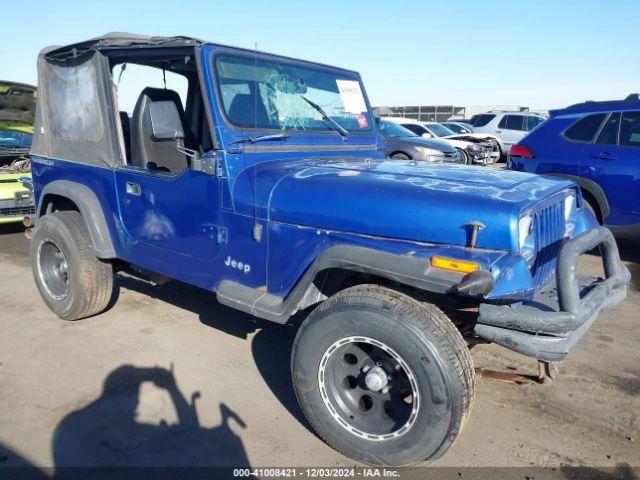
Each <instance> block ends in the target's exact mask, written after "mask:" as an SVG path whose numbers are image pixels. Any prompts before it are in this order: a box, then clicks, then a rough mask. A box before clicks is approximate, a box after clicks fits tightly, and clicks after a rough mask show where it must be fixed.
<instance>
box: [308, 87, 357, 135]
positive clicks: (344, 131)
mask: <svg viewBox="0 0 640 480" xmlns="http://www.w3.org/2000/svg"><path fill="white" fill-rule="evenodd" d="M300 98H302V99H303V100H304V101H305V102H307V103H308V104H309V105H311V106H312V107H313V108H314V110H315V111H316V112H318V113H319V114H320V115H322V119H323V120H324V121H325V122H326V123H328V124H329V125H330V126H331V127H333V129H334V130H335V131H337V132H338V133H339V134H340V135H342V138H344V139H345V140H346V139H347V138H351V134H350V133H349V132H348V131H347V129H346V128H344V127H343V126H342V125H340V124H339V123H338V122H336V121H335V120H334V119H333V118H331V117H330V116H329V115H328V114H327V112H325V111H324V109H323V108H322V107H321V106H320V105H318V104H317V103H315V102H312V101H311V100H309V99H308V98H307V97H305V96H304V95H300Z"/></svg>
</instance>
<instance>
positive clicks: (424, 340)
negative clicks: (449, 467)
mask: <svg viewBox="0 0 640 480" xmlns="http://www.w3.org/2000/svg"><path fill="white" fill-rule="evenodd" d="M292 374H293V383H294V387H295V390H296V395H297V397H298V400H299V402H300V405H301V407H302V410H303V411H304V413H305V415H306V417H307V419H308V420H309V422H310V423H311V424H312V425H313V427H314V428H315V429H316V431H317V432H318V434H319V435H320V436H321V437H322V438H323V439H324V440H325V441H326V442H327V443H328V444H329V445H330V446H332V447H333V448H335V449H336V450H338V451H340V452H341V453H343V454H344V455H347V456H349V457H351V458H354V459H356V460H359V461H362V462H365V463H368V464H374V465H392V466H400V465H408V464H412V463H416V462H420V461H424V460H433V459H436V458H438V457H439V456H441V455H442V454H444V453H445V452H446V451H447V450H448V449H449V448H450V447H451V445H452V444H453V442H454V441H455V439H456V438H457V437H458V435H459V434H460V432H461V430H462V427H463V425H464V422H465V420H466V418H467V416H468V414H469V410H470V407H471V403H472V399H473V393H474V387H475V383H474V382H475V378H474V372H473V364H472V361H471V356H470V354H469V349H468V347H467V345H466V343H465V342H464V340H463V338H462V336H461V335H460V333H459V332H458V330H457V329H456V328H455V326H454V325H453V324H452V323H451V321H450V320H449V319H448V318H447V316H446V315H445V314H444V313H443V312H442V311H440V310H439V309H438V308H437V307H435V306H434V305H431V304H425V303H421V302H419V301H417V300H415V299H413V298H411V297H409V296H407V295H404V294H402V293H399V292H397V291H394V290H391V289H388V288H384V287H380V286H377V285H358V286H355V287H351V288H348V289H346V290H344V291H342V292H340V293H338V294H336V295H334V296H333V297H331V298H330V299H328V300H327V301H325V302H324V303H322V304H321V305H320V306H319V307H317V308H316V309H315V310H314V311H313V312H312V313H311V314H310V315H309V317H308V318H307V319H306V320H305V321H304V323H303V324H302V326H301V327H300V330H299V332H298V335H297V336H296V340H295V342H294V348H293V357H292Z"/></svg>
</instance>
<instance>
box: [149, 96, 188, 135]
mask: <svg viewBox="0 0 640 480" xmlns="http://www.w3.org/2000/svg"><path fill="white" fill-rule="evenodd" d="M144 117H145V121H146V122H147V124H148V126H149V130H150V132H151V139H152V140H153V141H154V142H167V141H171V140H183V139H184V130H183V129H182V122H181V121H180V114H179V113H178V108H177V107H176V104H175V103H173V102H170V101H162V102H151V103H148V104H147V105H146V107H145V109H144Z"/></svg>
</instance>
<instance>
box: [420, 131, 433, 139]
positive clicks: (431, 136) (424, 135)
mask: <svg viewBox="0 0 640 480" xmlns="http://www.w3.org/2000/svg"><path fill="white" fill-rule="evenodd" d="M420 136H421V137H423V138H433V135H431V134H430V133H428V132H424V133H423V134H422V135H420Z"/></svg>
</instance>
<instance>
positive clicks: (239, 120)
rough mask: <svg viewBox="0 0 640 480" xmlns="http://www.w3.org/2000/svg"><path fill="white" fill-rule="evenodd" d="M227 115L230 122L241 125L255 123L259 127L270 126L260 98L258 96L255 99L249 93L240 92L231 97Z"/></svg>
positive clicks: (250, 125) (245, 125)
mask: <svg viewBox="0 0 640 480" xmlns="http://www.w3.org/2000/svg"><path fill="white" fill-rule="evenodd" d="M254 110H255V112H256V115H255V117H254V114H253V112H254ZM228 116H229V120H231V122H233V123H234V124H235V125H238V126H241V127H253V126H254V125H256V126H258V127H261V128H269V127H270V126H271V122H270V121H269V115H268V114H267V110H266V109H265V108H264V103H262V98H258V99H257V101H256V100H255V99H254V98H253V95H251V94H250V93H240V94H237V95H236V96H235V97H233V100H232V101H231V105H230V106H229V113H228Z"/></svg>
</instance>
